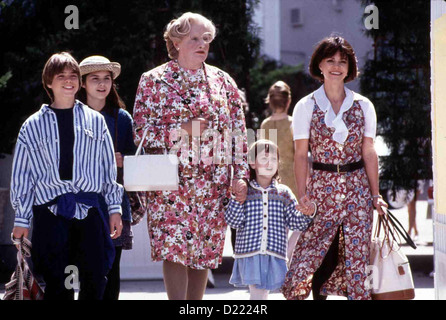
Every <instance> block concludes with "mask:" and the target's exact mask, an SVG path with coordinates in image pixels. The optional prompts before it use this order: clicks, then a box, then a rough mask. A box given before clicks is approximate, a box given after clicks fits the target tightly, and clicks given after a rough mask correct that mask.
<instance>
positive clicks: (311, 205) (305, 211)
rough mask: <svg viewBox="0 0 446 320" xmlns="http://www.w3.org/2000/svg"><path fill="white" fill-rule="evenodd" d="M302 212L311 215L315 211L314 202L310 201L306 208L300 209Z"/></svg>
mask: <svg viewBox="0 0 446 320" xmlns="http://www.w3.org/2000/svg"><path fill="white" fill-rule="evenodd" d="M297 209H298V210H299V205H298V206H297ZM300 211H301V212H302V214H304V215H306V216H311V215H313V214H314V213H315V211H316V204H315V203H314V202H311V203H310V206H309V208H308V209H306V210H303V211H302V210H300Z"/></svg>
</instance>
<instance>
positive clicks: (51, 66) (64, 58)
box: [42, 52, 82, 101]
mask: <svg viewBox="0 0 446 320" xmlns="http://www.w3.org/2000/svg"><path fill="white" fill-rule="evenodd" d="M65 68H69V69H71V70H73V71H74V72H75V73H76V74H77V77H78V79H79V88H80V87H81V85H82V80H81V71H80V69H79V64H78V63H77V61H76V59H74V58H73V56H72V55H71V54H69V53H68V52H59V53H55V54H53V55H52V56H51V57H50V58H49V59H48V61H47V62H46V63H45V67H44V68H43V72H42V84H43V88H44V89H45V91H46V93H47V94H48V96H49V97H50V99H51V101H54V94H53V90H51V88H49V87H48V85H49V84H51V83H53V79H54V76H55V75H57V74H59V73H62V72H63V71H64V70H65Z"/></svg>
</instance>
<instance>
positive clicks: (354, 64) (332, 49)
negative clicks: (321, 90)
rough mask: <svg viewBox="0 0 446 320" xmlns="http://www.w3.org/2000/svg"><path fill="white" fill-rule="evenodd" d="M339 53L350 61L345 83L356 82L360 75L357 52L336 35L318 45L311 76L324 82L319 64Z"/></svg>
mask: <svg viewBox="0 0 446 320" xmlns="http://www.w3.org/2000/svg"><path fill="white" fill-rule="evenodd" d="M338 51H339V52H340V53H341V56H342V57H343V58H346V59H347V60H348V75H347V76H346V77H345V79H344V83H347V82H350V81H352V80H355V79H356V77H357V76H358V75H359V72H358V60H357V59H356V55H355V51H354V50H353V48H352V46H351V45H350V43H348V42H347V40H345V39H344V38H342V37H340V36H335V35H331V36H329V37H327V38H324V39H322V40H321V41H320V42H319V43H318V44H317V45H316V49H315V50H314V52H313V55H312V56H311V60H310V66H309V67H308V68H309V71H310V75H311V76H312V77H313V78H314V79H316V80H319V81H320V82H324V76H323V75H322V74H321V69H319V64H320V63H321V61H322V60H323V59H326V58H330V57H333V56H334V55H335V54H336V53H337V52H338Z"/></svg>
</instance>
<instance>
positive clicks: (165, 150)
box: [135, 126, 167, 156]
mask: <svg viewBox="0 0 446 320" xmlns="http://www.w3.org/2000/svg"><path fill="white" fill-rule="evenodd" d="M148 131H149V126H146V128H145V129H144V133H143V134H142V139H141V142H140V143H139V145H138V149H136V153H135V156H140V155H141V150H142V145H143V144H144V140H145V139H146V137H147V132H148ZM163 154H164V155H167V149H164V153H163Z"/></svg>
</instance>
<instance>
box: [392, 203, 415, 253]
mask: <svg viewBox="0 0 446 320" xmlns="http://www.w3.org/2000/svg"><path fill="white" fill-rule="evenodd" d="M384 211H386V216H387V218H388V222H389V223H390V224H391V225H392V226H393V229H394V230H395V232H396V233H397V235H398V236H401V237H402V238H403V239H404V240H405V241H406V243H407V244H408V245H409V246H410V247H412V248H413V249H416V248H417V246H416V244H415V242H413V240H412V238H411V237H410V236H409V234H408V233H407V231H406V229H404V227H403V225H402V224H401V222H399V221H398V219H397V218H396V217H395V216H394V215H393V213H392V212H390V210H389V209H387V208H384Z"/></svg>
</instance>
